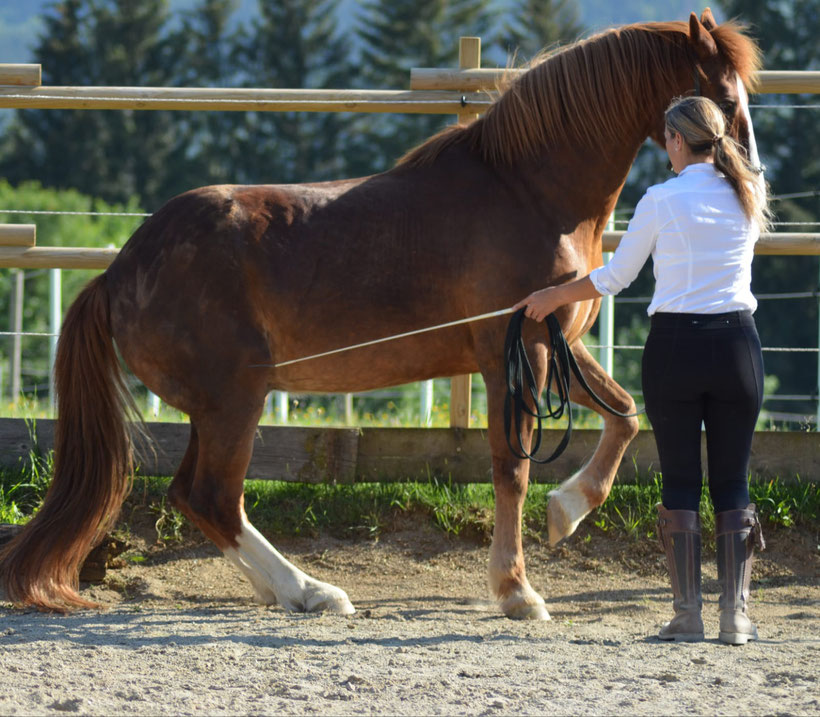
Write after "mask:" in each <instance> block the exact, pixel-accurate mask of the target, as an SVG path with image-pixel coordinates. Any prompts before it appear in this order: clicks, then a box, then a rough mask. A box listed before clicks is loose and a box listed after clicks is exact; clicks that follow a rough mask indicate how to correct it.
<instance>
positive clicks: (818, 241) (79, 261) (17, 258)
mask: <svg viewBox="0 0 820 717" xmlns="http://www.w3.org/2000/svg"><path fill="white" fill-rule="evenodd" d="M6 226H15V225H6ZM20 226H24V227H25V226H29V225H20ZM19 233H20V235H21V236H22V235H23V234H24V233H25V232H24V231H22V230H21V231H20V232H19ZM623 234H624V232H605V233H604V251H615V248H616V247H617V246H618V242H619V241H620V239H621V237H622V236H623ZM3 241H4V239H3V237H2V228H0V267H6V268H18V269H100V270H103V269H106V268H108V266H109V265H110V264H111V262H112V261H114V259H115V258H116V256H117V253H118V252H119V249H113V248H105V249H90V248H84V247H45V246H43V247H23V246H20V247H18V246H8V245H2V244H3ZM755 254H765V255H769V256H774V255H781V256H794V255H798V256H809V255H818V254H820V234H798V233H787V232H778V233H774V234H764V235H763V236H761V238H760V241H759V242H758V243H757V244H756V246H755Z"/></svg>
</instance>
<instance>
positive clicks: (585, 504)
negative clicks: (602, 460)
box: [547, 470, 594, 545]
mask: <svg viewBox="0 0 820 717" xmlns="http://www.w3.org/2000/svg"><path fill="white" fill-rule="evenodd" d="M585 478H586V474H585V472H584V470H581V471H579V472H578V473H576V474H575V475H574V476H572V477H571V478H567V480H565V481H564V482H563V483H562V484H561V485H560V486H559V487H558V488H556V489H555V490H553V491H550V502H549V504H548V505H547V515H548V523H549V541H550V545H556V544H557V543H558V542H559V541H560V540H562V539H563V538H567V537H569V536H570V535H572V534H573V533H574V532H575V529H576V528H577V527H578V524H579V523H580V522H581V521H582V520H583V519H584V518H585V517H586V516H587V515H588V514H589V512H590V511H591V510H592V509H593V507H594V506H592V505H590V503H589V498H587V496H586V494H585V493H584V491H583V490H582V488H581V483H582V481H583V480H584V479H585Z"/></svg>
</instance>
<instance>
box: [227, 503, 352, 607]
mask: <svg viewBox="0 0 820 717" xmlns="http://www.w3.org/2000/svg"><path fill="white" fill-rule="evenodd" d="M236 542H237V543H238V547H237V548H228V549H226V550H225V551H224V553H225V557H227V558H228V559H229V560H230V561H231V562H232V563H234V565H236V566H237V567H238V568H239V569H240V570H241V571H242V572H243V573H244V574H245V575H246V576H247V577H248V579H249V580H250V581H251V584H252V585H253V586H254V590H255V591H256V593H257V596H258V597H261V598H262V599H263V601H264V602H267V600H265V597H266V596H268V595H269V593H272V594H273V595H274V597H275V599H276V601H277V602H278V603H279V604H280V605H282V607H283V608H285V609H286V610H288V611H291V612H319V611H322V610H326V611H328V612H336V613H340V614H343V615H350V614H352V613H353V612H355V610H354V608H353V605H352V604H351V603H350V599H349V598H348V597H347V594H346V593H345V592H344V590H341V589H340V588H337V587H335V586H334V585H330V584H328V583H323V582H321V581H319V580H316V579H315V578H312V577H310V576H309V575H308V574H307V573H304V572H303V571H301V570H300V569H299V568H297V567H296V566H295V565H294V564H293V563H291V562H290V561H288V560H287V559H286V558H285V557H284V556H283V555H282V554H281V553H280V552H279V551H278V550H276V548H274V547H273V546H272V545H271V544H270V543H269V542H268V541H267V540H266V539H265V537H264V536H263V535H262V534H261V533H260V532H259V531H258V530H256V528H254V527H253V525H251V524H250V522H248V520H247V518H245V517H244V516H243V518H242V530H241V531H240V533H239V535H238V536H237V541H236Z"/></svg>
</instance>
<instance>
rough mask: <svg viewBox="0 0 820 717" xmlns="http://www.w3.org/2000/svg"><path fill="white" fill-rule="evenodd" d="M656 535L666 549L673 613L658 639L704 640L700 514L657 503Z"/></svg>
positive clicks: (678, 640)
mask: <svg viewBox="0 0 820 717" xmlns="http://www.w3.org/2000/svg"><path fill="white" fill-rule="evenodd" d="M657 508H658V538H659V540H660V541H661V545H662V546H663V549H664V551H665V552H666V564H667V566H668V568H669V577H670V578H671V581H672V597H673V600H672V607H673V608H674V610H675V617H673V618H672V620H671V621H669V622H667V623H666V624H665V625H664V626H663V627H661V630H660V632H659V633H658V637H659V638H660V639H661V640H675V641H677V642H699V641H700V640H703V620H702V619H701V616H700V611H701V606H702V605H703V598H702V597H701V592H700V515H698V513H696V512H695V511H693V510H667V509H666V508H664V507H663V505H662V504H661V503H658V505H657Z"/></svg>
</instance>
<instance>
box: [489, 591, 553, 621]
mask: <svg viewBox="0 0 820 717" xmlns="http://www.w3.org/2000/svg"><path fill="white" fill-rule="evenodd" d="M501 610H502V611H503V612H504V614H505V615H506V616H507V617H509V618H511V619H512V620H551V619H552V618H551V617H550V614H549V612H548V611H547V606H546V605H545V604H544V599H543V598H542V597H541V596H540V595H539V594H538V593H537V592H535V591H534V590H532V589H531V590H529V591H528V592H527V594H525V595H522V594H521V593H520V592H517V593H514V594H512V595H510V596H509V597H507V598H505V599H504V600H502V601H501Z"/></svg>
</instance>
